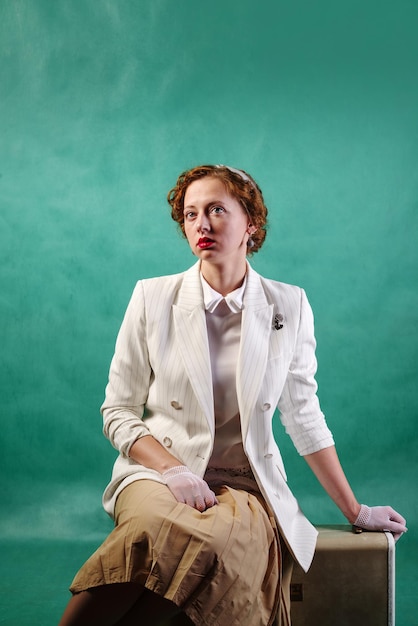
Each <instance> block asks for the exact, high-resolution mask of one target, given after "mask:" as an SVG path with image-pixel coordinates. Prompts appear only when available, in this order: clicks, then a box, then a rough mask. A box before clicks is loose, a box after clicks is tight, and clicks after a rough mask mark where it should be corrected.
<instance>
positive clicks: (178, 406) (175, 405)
mask: <svg viewBox="0 0 418 626" xmlns="http://www.w3.org/2000/svg"><path fill="white" fill-rule="evenodd" d="M170 404H171V406H172V407H173V409H176V410H177V411H178V409H181V404H180V402H177V400H171V402H170Z"/></svg>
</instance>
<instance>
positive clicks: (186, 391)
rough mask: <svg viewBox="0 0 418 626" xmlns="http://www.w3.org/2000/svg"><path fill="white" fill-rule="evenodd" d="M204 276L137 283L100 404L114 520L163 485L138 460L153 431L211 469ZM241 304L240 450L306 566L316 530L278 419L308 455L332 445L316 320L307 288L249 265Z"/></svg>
mask: <svg viewBox="0 0 418 626" xmlns="http://www.w3.org/2000/svg"><path fill="white" fill-rule="evenodd" d="M199 271H200V262H198V263H196V264H195V265H193V266H192V267H191V268H190V269H189V270H187V271H186V272H183V273H180V274H175V275H171V276H163V277H158V278H151V279H146V280H142V281H139V282H138V283H137V285H136V287H135V290H134V292H133V295H132V298H131V300H130V303H129V305H128V308H127V311H126V314H125V317H124V320H123V323H122V326H121V329H120V332H119V335H118V338H117V341H116V349H115V354H114V357H113V359H112V363H111V366H110V374H109V382H108V385H107V387H106V397H105V401H104V403H103V405H102V408H101V410H102V413H103V419H104V433H105V435H106V436H107V437H108V438H109V440H110V441H111V443H112V445H113V446H114V447H115V448H116V449H117V450H118V451H119V456H118V458H117V460H116V462H115V465H114V468H113V473H112V478H111V481H110V483H109V485H108V486H107V488H106V490H105V492H104V495H103V505H104V508H105V510H106V511H107V512H108V513H109V514H110V515H113V511H114V505H115V502H116V498H117V496H118V494H119V493H120V491H121V490H122V489H123V488H124V487H125V486H126V485H127V484H129V483H130V482H133V481H135V480H138V479H141V478H148V479H153V480H157V481H160V482H161V476H160V474H159V473H158V472H156V471H154V470H151V469H149V468H146V467H144V466H141V465H138V464H137V463H136V462H135V461H133V460H132V459H130V458H129V455H128V453H129V449H130V447H131V445H132V444H133V443H134V441H136V440H137V439H138V438H139V437H142V436H144V435H148V434H151V435H153V437H155V439H157V440H158V441H159V442H160V443H161V444H162V445H163V446H165V447H166V448H167V449H169V451H170V452H171V454H173V455H174V456H175V457H177V458H178V459H179V460H181V461H182V462H183V463H184V464H185V465H187V466H188V467H189V468H190V469H191V470H192V471H193V472H195V473H196V474H198V475H199V476H201V477H203V475H204V473H205V470H206V467H207V464H208V461H209V459H210V456H211V452H212V448H213V442H214V433H215V416H214V401H213V389H212V380H211V379H212V374H211V365H210V356H209V345H208V337H207V330H206V319H205V308H204V302H203V293H202V286H201V281H200V276H199ZM243 305H244V306H243V312H242V322H241V341H240V348H239V357H238V363H237V376H236V380H237V396H238V406H239V409H240V419H241V431H242V438H243V446H244V450H245V453H246V455H247V457H248V460H249V462H250V465H251V467H252V469H253V472H254V475H255V477H256V480H257V483H258V485H259V487H260V490H261V492H262V493H263V495H264V497H265V498H266V500H267V502H268V503H269V505H270V507H271V508H272V510H273V511H274V513H275V516H276V519H277V522H278V526H279V529H280V531H281V534H282V536H283V538H284V540H285V541H286V543H287V545H288V547H289V548H290V550H291V552H292V554H293V556H294V557H295V559H296V560H297V561H298V562H299V563H300V565H301V566H302V567H303V568H304V569H305V570H307V569H308V568H309V565H310V563H311V560H312V558H313V554H314V550H315V544H316V536H317V532H316V530H315V528H314V527H313V526H312V525H311V524H310V522H309V521H308V520H307V519H306V517H305V516H304V515H303V513H302V511H301V510H300V508H299V505H298V503H297V501H296V499H295V497H294V496H293V494H292V493H291V491H290V489H289V487H288V485H287V482H286V472H285V469H284V465H283V461H282V457H281V454H280V451H279V448H278V446H277V444H276V442H275V440H274V437H273V431H272V417H273V413H274V411H275V409H276V407H278V408H279V414H280V419H281V421H282V423H283V425H284V427H285V429H286V432H287V433H288V434H289V435H290V437H291V438H292V440H293V443H294V445H295V447H296V449H297V450H298V452H299V454H301V455H305V454H310V453H312V452H316V451H318V450H320V449H322V448H325V447H328V446H331V445H333V443H334V442H333V438H332V434H331V432H330V431H329V429H328V427H327V425H326V422H325V418H324V415H323V413H322V412H321V409H320V407H319V402H318V398H317V395H316V390H317V385H316V381H315V373H316V358H315V339H314V330H313V315H312V311H311V308H310V306H309V303H308V301H307V298H306V295H305V292H304V291H303V289H300V288H299V287H295V286H292V285H287V284H284V283H280V282H276V281H272V280H267V279H265V278H263V277H262V276H260V275H259V274H258V273H257V272H255V271H254V270H253V269H252V268H251V267H250V265H248V274H247V284H246V289H245V293H244V300H243ZM275 316H280V317H279V318H277V317H276V320H277V319H280V324H278V323H274V320H275Z"/></svg>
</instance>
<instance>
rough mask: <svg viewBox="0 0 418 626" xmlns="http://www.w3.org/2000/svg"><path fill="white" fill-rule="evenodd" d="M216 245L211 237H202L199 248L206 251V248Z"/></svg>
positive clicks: (198, 243) (198, 244)
mask: <svg viewBox="0 0 418 626" xmlns="http://www.w3.org/2000/svg"><path fill="white" fill-rule="evenodd" d="M214 243H215V242H214V241H213V239H209V237H201V238H200V239H199V241H198V242H197V246H198V248H200V249H201V250H205V249H206V248H210V246H211V245H212V244H214Z"/></svg>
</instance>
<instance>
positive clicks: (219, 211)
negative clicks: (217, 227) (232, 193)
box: [211, 205, 225, 215]
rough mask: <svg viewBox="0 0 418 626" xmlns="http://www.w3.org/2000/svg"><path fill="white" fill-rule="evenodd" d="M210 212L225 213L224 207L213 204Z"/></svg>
mask: <svg viewBox="0 0 418 626" xmlns="http://www.w3.org/2000/svg"><path fill="white" fill-rule="evenodd" d="M211 213H215V214H217V215H219V214H220V213H225V209H224V208H223V207H222V206H219V205H215V206H213V207H212V208H211Z"/></svg>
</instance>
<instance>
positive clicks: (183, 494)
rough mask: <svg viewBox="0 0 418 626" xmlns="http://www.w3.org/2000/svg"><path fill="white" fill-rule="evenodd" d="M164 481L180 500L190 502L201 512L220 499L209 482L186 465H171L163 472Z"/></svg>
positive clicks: (189, 503) (185, 502)
mask: <svg viewBox="0 0 418 626" xmlns="http://www.w3.org/2000/svg"><path fill="white" fill-rule="evenodd" d="M161 475H162V477H163V480H164V483H165V484H166V485H167V487H168V488H169V489H170V491H171V493H172V494H173V496H174V497H175V498H176V500H177V501H178V502H183V503H184V504H188V505H189V506H191V507H192V508H194V509H197V510H198V511H200V512H203V511H206V509H210V508H211V507H212V506H214V505H215V504H218V500H217V498H216V496H215V494H214V493H213V491H212V490H211V489H210V488H209V486H208V484H207V483H206V482H205V481H204V480H203V479H202V478H200V477H199V476H197V475H196V474H193V472H191V471H190V470H189V468H188V467H186V465H177V466H176V467H171V468H170V469H168V470H167V471H165V472H163V473H162V474H161Z"/></svg>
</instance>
